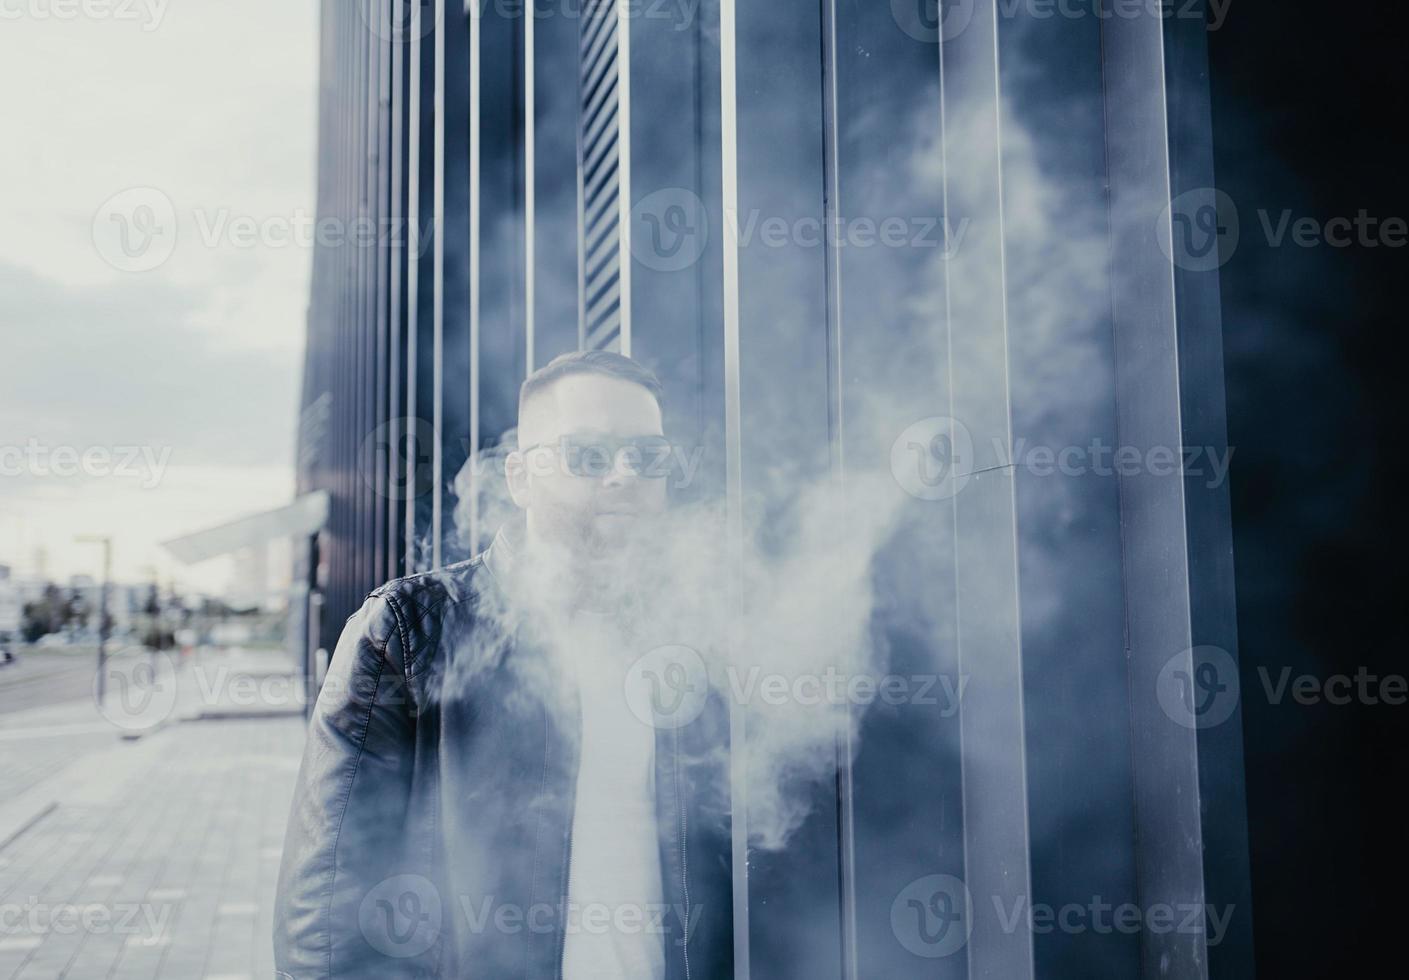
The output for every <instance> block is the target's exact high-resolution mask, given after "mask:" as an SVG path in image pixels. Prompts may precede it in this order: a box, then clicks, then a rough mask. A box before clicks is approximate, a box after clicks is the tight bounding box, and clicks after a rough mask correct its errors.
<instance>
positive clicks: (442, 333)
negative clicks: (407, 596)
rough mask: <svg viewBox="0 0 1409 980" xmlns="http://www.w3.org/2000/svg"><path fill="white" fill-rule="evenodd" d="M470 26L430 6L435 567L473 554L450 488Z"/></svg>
mask: <svg viewBox="0 0 1409 980" xmlns="http://www.w3.org/2000/svg"><path fill="white" fill-rule="evenodd" d="M469 29H470V23H469V19H468V18H467V17H466V16H464V14H463V13H462V11H461V5H460V4H459V3H453V2H449V0H445V3H444V5H443V7H441V8H438V16H437V21H436V32H437V35H438V36H439V37H440V38H441V40H440V43H439V45H438V47H437V50H438V58H437V61H438V63H439V65H440V70H439V73H438V90H439V96H438V99H437V119H438V123H437V126H438V132H439V134H440V144H441V149H440V154H439V157H440V171H439V177H438V186H439V188H440V194H439V197H440V205H439V210H438V211H437V228H438V234H437V236H436V238H437V241H438V242H439V243H440V244H441V248H440V259H439V265H440V275H439V277H438V280H437V282H438V298H439V310H440V330H439V334H438V335H439V338H440V352H439V356H438V357H437V360H436V365H437V372H438V378H439V386H438V391H439V395H438V398H437V399H436V406H437V410H438V412H439V416H438V421H437V424H436V426H435V430H436V444H437V446H438V447H439V450H440V456H439V459H440V467H439V474H438V476H437V479H436V486H437V487H438V490H439V494H440V496H441V507H440V513H441V518H440V531H439V535H438V540H439V541H440V551H439V555H438V561H439V563H440V564H448V563H450V562H454V561H459V560H461V559H463V558H467V557H469V556H470V554H472V553H473V545H472V540H471V537H470V534H469V528H468V527H464V526H461V525H463V524H464V523H465V521H464V519H463V516H462V514H461V511H460V507H459V504H460V500H459V498H458V496H457V495H456V491H455V487H456V485H457V480H459V478H460V476H461V472H462V470H463V469H464V467H465V463H466V461H467V460H468V459H469V458H470V455H471V452H472V447H471V444H470V436H471V430H472V425H473V423H472V416H473V415H474V407H473V399H474V397H475V392H476V391H477V389H472V387H471V385H470V384H469V383H468V380H469V378H470V377H471V374H472V367H471V363H472V361H473V353H472V348H473V338H472V336H471V331H470V324H469V321H470V308H471V302H472V300H471V291H472V289H473V280H472V278H471V268H470V241H471V235H470V227H471V222H470V218H471V213H470V212H471V204H470V139H471V133H470V126H469V116H470V105H469V82H470V71H471V68H470V38H469Z"/></svg>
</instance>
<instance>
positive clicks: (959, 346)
mask: <svg viewBox="0 0 1409 980" xmlns="http://www.w3.org/2000/svg"><path fill="white" fill-rule="evenodd" d="M998 2H999V0H975V3H974V13H973V19H972V21H971V22H970V23H969V25H968V27H967V29H965V30H963V31H961V32H959V33H957V34H956V35H955V36H954V37H952V38H943V37H941V39H940V40H939V41H938V44H939V46H940V50H941V53H942V54H941V60H940V73H941V99H942V102H943V104H944V111H945V113H946V115H947V117H948V118H949V119H952V118H954V117H955V115H957V113H955V112H953V111H952V110H954V109H956V108H958V109H960V110H961V111H962V112H963V114H964V115H966V116H970V117H974V118H978V119H980V120H981V126H980V127H979V132H980V133H981V135H980V136H979V137H977V138H971V139H970V140H969V141H967V142H966V143H965V145H963V146H958V145H956V144H954V143H953V142H951V141H950V140H949V137H950V135H952V134H951V133H949V132H948V131H947V130H946V131H945V133H944V143H943V152H944V182H945V210H946V214H945V220H946V222H948V221H950V220H951V218H952V213H951V211H950V209H951V208H956V207H957V208H958V209H960V210H967V211H970V212H972V213H973V214H974V220H973V223H974V225H976V226H979V227H978V228H977V230H973V231H971V232H970V235H969V238H968V239H966V247H965V249H964V250H963V251H961V252H952V253H950V254H949V256H948V260H947V261H946V263H945V265H946V267H948V266H951V265H952V266H953V268H946V272H947V274H948V279H947V287H948V288H947V289H946V303H947V307H946V309H947V314H948V325H947V326H948V336H947V340H948V343H949V353H950V357H949V372H950V375H949V385H948V388H949V392H950V404H951V408H950V414H951V416H952V417H953V418H954V419H956V420H959V422H960V424H963V425H966V426H967V427H968V428H970V429H971V430H973V436H974V443H975V445H976V447H977V446H978V445H979V444H983V445H984V446H985V447H992V448H991V449H989V448H985V449H984V450H979V449H977V448H976V449H975V457H976V458H975V459H971V460H970V461H969V463H968V465H969V466H970V467H973V468H974V469H973V471H972V472H971V473H969V474H966V475H967V476H969V477H970V482H969V485H968V486H966V487H965V488H964V490H963V492H961V493H959V494H956V495H955V496H954V498H953V507H954V542H955V551H954V555H955V557H954V561H955V582H956V583H957V588H956V595H955V613H954V623H955V626H954V629H955V637H956V643H957V649H958V657H959V669H960V672H961V673H960V676H965V675H967V676H968V677H969V678H970V680H971V683H970V686H969V689H968V690H969V692H970V693H969V694H966V695H965V697H964V699H963V700H962V703H961V704H960V706H959V741H960V758H961V761H962V777H961V778H962V786H963V821H964V823H963V827H964V850H963V853H964V882H965V885H966V887H967V889H968V891H969V893H970V895H971V897H972V905H971V908H970V921H969V923H968V924H969V927H970V928H971V930H972V931H971V933H970V936H969V939H968V942H967V944H966V946H965V952H966V954H967V957H968V968H969V976H971V977H974V978H976V980H978V978H985V980H986V978H995V980H997V978H1001V980H1022V978H1029V977H1031V976H1033V969H1034V968H1033V937H1032V933H1031V930H1028V929H1016V930H1015V929H1012V928H1011V927H1009V926H1007V925H1005V924H1004V922H1003V921H1002V918H1001V916H1000V915H997V914H995V909H996V908H998V907H1000V906H1001V907H1006V908H1012V907H1014V906H1015V903H1017V902H1024V901H1025V902H1031V900H1032V886H1031V853H1030V843H1029V841H1030V831H1029V827H1028V802H1027V761H1026V741H1025V734H1024V708H1023V688H1022V677H1023V670H1022V666H1023V665H1022V610H1021V597H1020V592H1019V569H1018V528H1017V499H1016V488H1015V475H1014V467H1013V465H1012V463H1011V459H1012V452H1011V448H1010V447H1011V445H1012V411H1011V397H1010V381H1009V378H1008V308H1007V288H1008V275H1007V265H1006V261H1007V257H1006V241H1005V237H1006V232H1007V228H1006V219H1005V214H1004V208H1003V133H1002V112H1003V97H1002V86H1001V79H1000V73H999V64H998V56H999V49H998V40H999V38H998V32H999V30H1000V28H1001V26H1002V23H1001V20H1000V16H999V9H998ZM941 33H942V32H941ZM971 269H972V270H973V271H971ZM980 269H984V270H996V276H997V289H996V294H995V293H994V292H993V290H992V288H991V287H989V288H985V287H984V286H983V285H981V283H982V281H983V280H982V279H981V277H980V276H978V275H977V272H978V270H980ZM980 452H993V453H995V454H996V458H994V459H989V458H987V457H979V456H978V454H979V453H980Z"/></svg>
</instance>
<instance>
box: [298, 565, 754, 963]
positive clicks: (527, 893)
mask: <svg viewBox="0 0 1409 980" xmlns="http://www.w3.org/2000/svg"><path fill="white" fill-rule="evenodd" d="M503 547H505V546H504V543H503V542H502V539H501V540H500V541H496V543H495V545H494V546H493V547H491V548H490V549H489V550H488V551H486V552H485V553H484V554H483V555H481V556H479V557H477V558H475V559H472V560H470V561H468V562H464V563H461V564H459V565H453V566H450V567H448V568H446V569H443V570H441V571H439V572H435V573H430V574H425V575H417V576H412V577H408V578H403V579H398V580H396V581H393V582H390V583H388V584H386V585H384V586H382V587H381V588H379V589H377V590H376V591H375V592H373V593H372V594H371V595H370V596H369V597H368V599H367V601H366V603H365V604H364V605H363V606H362V608H361V610H360V611H359V612H357V613H356V614H354V615H353V616H352V617H351V618H350V619H349V620H348V622H347V625H346V627H345V628H344V630H343V634H342V637H341V639H340V640H339V642H338V646H337V650H336V652H335V653H334V655H333V658H332V661H331V664H330V666H329V672H328V676H327V678H326V680H325V682H324V686H323V689H322V691H321V692H320V694H319V697H318V701H317V705H316V707H315V709H314V712H313V719H312V723H311V725H310V728H309V731H308V742H307V746H306V749H305V752H304V757H303V764H302V768H301V770H300V772H299V778H298V787H297V790H296V793H295V797H294V803H293V809H292V812H291V814H290V817H289V827H288V834H287V837H286V839H285V843H284V854H283V864H282V866H281V868H280V872H279V885H278V896H277V900H276V901H277V904H276V908H275V925H274V954H275V963H276V968H277V970H278V975H279V976H280V977H288V978H295V980H313V978H321V977H338V978H362V977H367V978H373V977H374V978H377V980H386V978H398V977H456V978H460V977H484V978H487V980H510V978H525V980H530V978H532V980H540V978H541V980H555V978H558V977H560V976H561V970H562V965H561V964H562V950H563V943H564V936H565V928H566V919H565V916H564V908H565V905H566V890H567V870H568V861H569V858H570V848H571V838H572V817H573V813H574V809H575V803H574V795H575V787H576V782H577V765H578V729H579V725H580V722H579V721H578V720H577V719H575V718H573V717H572V715H571V713H570V712H569V714H568V717H567V719H566V721H558V720H555V715H557V714H560V713H561V712H556V711H553V710H552V709H551V707H550V705H549V703H548V699H547V698H545V697H544V696H542V694H541V690H542V687H543V680H544V676H545V675H544V674H543V673H542V671H543V670H544V669H545V662H546V661H545V658H544V657H543V655H542V653H541V648H540V647H539V646H537V645H536V644H535V643H534V642H533V640H532V632H533V631H532V624H531V623H525V624H520V625H508V624H510V623H512V620H506V619H505V618H504V617H502V616H500V615H497V614H496V615H490V614H489V613H490V611H491V610H493V611H498V610H502V609H503V608H504V605H505V601H506V598H507V593H508V592H509V591H511V586H510V582H509V578H508V576H506V575H505V574H503V565H504V562H503V557H504V556H502V555H501V559H500V561H499V562H496V561H495V558H494V552H495V551H496V549H499V550H502V549H503ZM549 686H551V685H549ZM727 739H728V723H727V717H726V713H725V711H724V710H723V707H722V701H720V700H718V699H717V698H716V699H714V700H712V701H711V703H710V706H709V707H708V708H707V710H706V711H705V712H704V713H703V714H701V715H700V716H699V717H698V718H697V719H695V720H694V721H692V722H691V723H690V724H689V725H685V726H683V727H680V728H658V729H657V731H656V754H655V759H656V762H655V765H656V769H655V789H656V797H657V824H658V830H659V833H658V835H657V836H658V839H659V841H660V858H661V869H662V883H661V885H662V891H661V894H662V895H663V896H664V904H665V905H666V906H668V908H666V909H659V910H655V909H652V910H645V912H644V920H643V925H642V927H643V928H652V929H657V930H659V931H662V932H663V934H664V935H663V939H664V946H665V951H666V977H667V980H714V978H725V977H730V976H732V975H733V965H732V960H733V956H732V939H731V935H732V932H731V930H732V906H731V901H730V892H731V880H732V876H731V874H730V860H729V854H730V845H729V826H728V820H727V807H728V804H727V789H725V790H721V786H722V785H723V782H724V780H723V777H722V774H721V772H720V768H721V767H720V766H719V765H718V762H719V760H720V759H722V758H726V757H727ZM622 980H631V978H622Z"/></svg>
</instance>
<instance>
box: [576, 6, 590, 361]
mask: <svg viewBox="0 0 1409 980" xmlns="http://www.w3.org/2000/svg"><path fill="white" fill-rule="evenodd" d="M586 9H587V8H586V4H580V5H579V6H578V43H577V50H578V59H579V64H578V66H577V70H575V71H574V72H573V76H574V78H575V79H576V81H577V99H576V102H575V103H574V104H575V105H576V106H577V349H578V350H585V349H586V348H587V186H586V181H587V173H586V169H585V168H586V164H587V160H586V158H585V157H584V156H583V154H584V152H585V151H586V145H585V144H584V142H583V137H584V135H585V134H584V133H583V131H582V127H583V124H584V123H585V122H586V119H585V118H584V117H583V105H582V97H583V95H584V94H585V93H584V92H583V90H582V65H581V60H580V59H581V57H582V54H581V51H582V24H583V22H584V20H583V19H584V17H585V15H586Z"/></svg>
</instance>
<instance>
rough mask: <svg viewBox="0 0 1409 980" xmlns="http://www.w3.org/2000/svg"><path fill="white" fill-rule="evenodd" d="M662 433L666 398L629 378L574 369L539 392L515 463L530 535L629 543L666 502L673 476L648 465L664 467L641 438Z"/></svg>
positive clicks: (598, 545) (560, 541)
mask: <svg viewBox="0 0 1409 980" xmlns="http://www.w3.org/2000/svg"><path fill="white" fill-rule="evenodd" d="M661 437H662V429H661V414H660V406H659V405H658V404H657V403H656V400H655V398H654V396H652V395H651V393H650V392H649V391H647V390H646V389H645V388H642V387H641V386H640V385H637V384H632V383H631V382H629V381H623V380H621V379H619V378H611V377H606V376H603V375H597V374H576V375H568V376H567V377H565V378H560V379H559V380H557V381H555V382H553V384H551V385H550V386H548V387H547V388H545V389H544V390H542V391H540V392H538V393H537V394H536V395H534V396H533V397H532V398H531V399H530V400H529V401H528V403H527V404H526V405H525V406H524V408H523V416H522V417H521V418H520V419H519V447H520V449H519V451H518V452H515V453H513V454H512V455H511V456H510V458H509V464H508V469H507V472H508V478H509V491H510V494H511V495H512V496H513V498H514V503H516V504H517V505H518V506H519V507H521V508H522V509H523V510H524V511H525V514H526V518H527V522H528V530H529V535H530V537H531V538H533V539H537V540H542V541H546V542H549V543H552V544H556V545H559V546H562V547H568V548H571V549H573V550H577V549H579V548H583V547H585V548H586V549H587V550H588V551H589V552H601V551H607V550H611V549H614V548H620V547H622V546H623V545H624V544H625V543H626V542H627V541H628V540H629V538H630V535H631V531H632V529H633V528H635V527H637V526H638V524H639V522H640V521H641V520H642V519H644V518H648V517H650V516H651V515H654V514H659V513H660V512H661V511H663V510H664V509H665V504H666V480H665V479H663V478H660V477H652V476H648V475H644V474H643V472H642V471H643V470H645V471H646V472H660V473H661V474H662V475H663V473H664V469H663V468H661V467H660V466H656V467H654V468H651V465H650V464H652V462H653V457H654V452H653V451H652V450H649V449H648V450H646V451H645V452H644V454H643V453H642V452H641V451H640V450H639V449H638V448H637V447H638V446H640V445H641V443H639V442H635V441H633V440H650V439H652V438H654V439H656V440H659V439H660V438H661ZM643 456H644V458H643Z"/></svg>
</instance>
